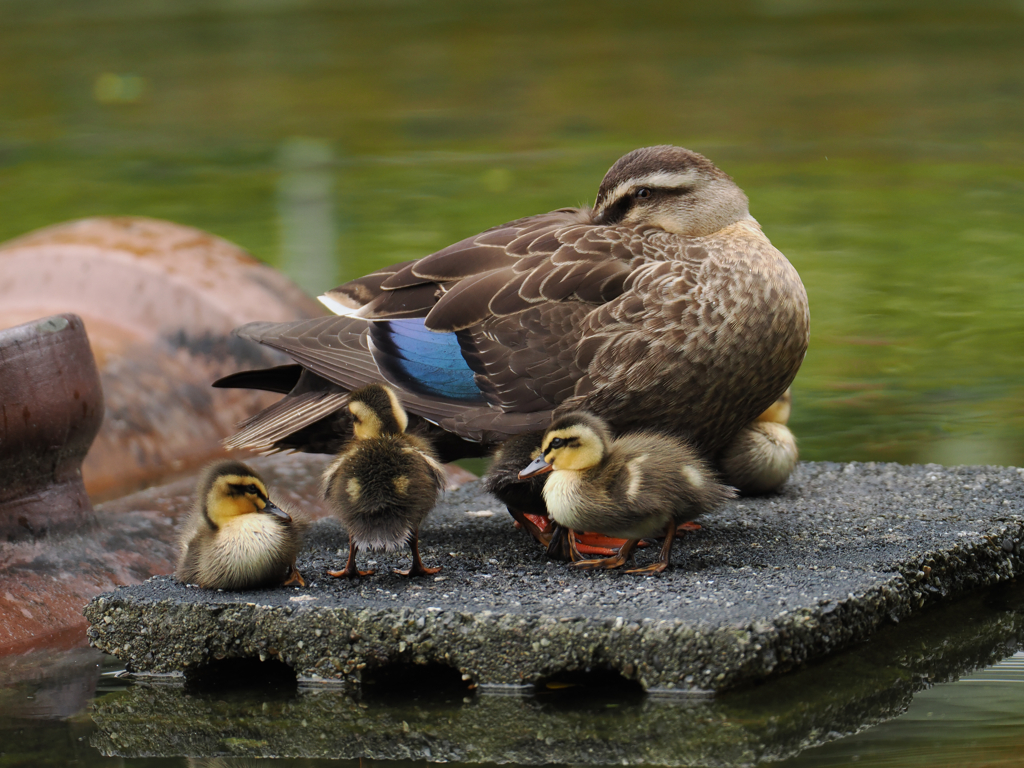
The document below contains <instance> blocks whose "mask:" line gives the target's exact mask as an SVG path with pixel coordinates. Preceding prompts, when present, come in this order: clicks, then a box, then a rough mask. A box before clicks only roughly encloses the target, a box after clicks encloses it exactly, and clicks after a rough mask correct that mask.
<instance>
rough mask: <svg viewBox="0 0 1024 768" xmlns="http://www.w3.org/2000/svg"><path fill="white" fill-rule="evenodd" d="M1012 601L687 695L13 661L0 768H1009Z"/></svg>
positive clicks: (971, 607)
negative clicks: (338, 682)
mask: <svg viewBox="0 0 1024 768" xmlns="http://www.w3.org/2000/svg"><path fill="white" fill-rule="evenodd" d="M1022 608H1024V588H1022V586H1021V585H1015V586H1010V587H1003V588H1000V589H997V590H994V591H991V592H988V593H985V594H979V595H974V596H972V597H969V598H966V599H963V600H960V601H957V602H955V603H953V604H951V605H948V606H945V607H943V608H940V609H937V610H935V611H933V612H931V613H930V614H928V615H926V616H920V617H917V618H914V619H911V620H908V621H904V622H902V623H901V624H899V625H895V626H889V627H886V628H884V629H882V630H881V631H879V632H878V633H877V634H876V635H875V637H874V638H872V640H871V641H870V642H868V643H865V644H863V645H861V646H858V647H856V648H852V649H849V650H847V651H845V652H843V653H839V654H836V655H834V656H832V657H830V658H827V659H825V660H823V661H820V662H817V663H815V664H814V665H812V666H810V667H808V668H806V669H803V670H799V671H797V672H794V673H791V674H789V675H785V676H783V677H780V678H778V679H775V680H772V681H769V682H767V683H765V684H762V685H759V686H757V687H755V688H752V689H749V690H740V691H734V692H730V693H727V694H724V695H721V696H719V697H717V698H714V699H710V698H707V699H705V698H696V699H686V700H682V701H678V700H677V701H671V700H667V701H666V700H659V699H652V698H648V697H644V696H643V695H642V694H641V693H638V692H637V691H636V690H634V689H630V688H629V687H627V686H624V685H622V684H619V685H616V684H615V682H614V680H611V679H609V678H608V677H604V678H590V679H588V678H576V679H574V680H568V681H564V682H563V686H559V687H556V688H551V689H548V690H543V691H541V692H539V693H538V694H537V695H536V696H534V697H531V698H519V697H505V696H493V695H491V696H479V695H475V694H473V692H471V691H469V690H467V689H466V688H465V683H463V682H462V681H461V680H460V679H459V675H458V674H457V673H454V674H452V675H450V676H448V677H446V676H444V675H442V674H435V675H433V676H430V675H418V676H415V675H411V674H410V672H409V670H406V669H400V670H397V675H396V676H393V677H391V678H390V679H381V678H380V673H377V676H378V680H377V682H376V685H374V684H369V685H367V686H365V688H364V691H363V692H362V694H361V696H355V697H353V696H350V695H346V694H345V693H343V692H338V691H336V690H334V689H322V688H314V689H304V688H297V687H296V685H295V682H294V677H293V676H292V675H290V674H287V672H286V668H285V667H284V666H283V665H276V666H277V667H280V670H278V671H281V670H284V671H285V673H284V674H278V675H276V676H275V675H273V674H271V672H273V671H275V663H274V662H264V663H261V662H258V661H253V662H252V666H251V668H250V669H247V670H245V671H240V670H239V669H237V668H236V669H233V670H231V671H230V673H229V674H225V675H224V676H222V678H221V679H219V680H211V679H209V678H204V679H202V680H198V681H193V682H191V683H189V684H187V685H186V686H184V687H179V686H174V685H166V684H162V685H153V684H136V685H129V684H128V683H126V682H124V681H122V680H120V679H118V678H116V677H115V676H114V674H115V673H116V672H117V670H118V667H117V665H116V661H115V660H113V659H111V658H110V657H103V656H101V655H100V654H99V653H97V652H94V651H88V650H78V651H73V652H65V653H62V654H53V653H49V654H48V653H36V654H32V655H28V656H24V657H8V658H7V659H5V660H3V663H2V664H0V767H2V768H7V766H21V765H31V766H42V765H61V766H63V765H82V766H92V765H96V766H106V765H115V764H116V765H124V766H130V767H133V768H134V767H137V766H148V765H150V764H157V765H175V766H178V765H196V763H195V762H187V761H186V760H185V758H186V757H192V758H195V757H197V756H205V757H215V758H218V762H215V763H211V764H216V765H251V764H253V763H246V762H238V761H237V759H238V758H241V757H245V758H270V757H273V758H275V762H274V763H272V764H273V765H279V766H314V765H315V766H319V765H323V766H326V765H328V764H330V765H336V764H337V761H338V760H343V761H349V762H350V763H352V764H355V761H356V760H358V761H359V762H360V764H363V763H364V762H370V763H374V764H381V765H382V766H383V765H390V766H394V765H396V764H400V765H405V764H410V763H414V764H418V765H425V764H427V763H436V762H448V763H455V764H457V765H470V764H474V765H477V764H492V763H501V764H513V765H516V764H518V765H552V764H573V765H588V766H605V765H620V764H631V765H650V766H709V767H710V766H740V765H768V764H772V765H778V766H780V768H810V767H811V766H825V765H834V764H839V763H842V764H845V763H849V762H853V761H857V762H859V763H861V764H864V765H871V766H876V765H877V766H911V765H918V764H921V765H938V766H943V765H950V766H952V765H973V764H985V765H1003V764H1005V765H1019V760H1020V734H1021V733H1022V732H1024V731H1022V727H1024V715H1022V712H1024V710H1022V708H1021V706H1020V704H1021V700H1022V699H1021V686H1022V684H1024V652H1022V651H1021V649H1022V648H1024V611H1022V610H1021V609H1022ZM417 669H418V668H417ZM448 672H451V670H448ZM611 677H615V676H614V675H612V676H611ZM958 679H959V682H953V681H956V680H958ZM381 689H383V690H381ZM156 757H161V758H166V760H164V761H163V762H156V763H154V762H153V758H156ZM225 758H231V759H229V760H227V761H226V762H225V761H224V759H225ZM329 760H330V761H331V762H330V763H329V762H328V761H329ZM204 764H205V763H204ZM257 764H262V763H257Z"/></svg>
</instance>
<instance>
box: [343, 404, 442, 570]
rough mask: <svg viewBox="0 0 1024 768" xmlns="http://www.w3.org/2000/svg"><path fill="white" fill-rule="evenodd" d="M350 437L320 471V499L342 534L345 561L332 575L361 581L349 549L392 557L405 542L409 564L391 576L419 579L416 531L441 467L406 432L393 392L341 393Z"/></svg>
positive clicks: (433, 499)
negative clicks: (345, 396) (345, 539)
mask: <svg viewBox="0 0 1024 768" xmlns="http://www.w3.org/2000/svg"><path fill="white" fill-rule="evenodd" d="M348 410H349V413H350V414H351V419H352V429H353V439H352V440H351V441H350V443H349V444H348V446H347V447H346V448H345V449H344V450H343V451H342V452H341V453H340V454H339V455H338V457H337V458H336V459H335V460H334V461H333V462H331V464H330V466H329V467H328V468H327V470H326V471H325V472H324V477H323V495H324V498H325V499H327V501H328V502H329V503H330V506H331V509H332V510H333V511H334V513H335V514H336V515H337V516H338V519H340V520H341V522H342V524H343V525H344V526H345V530H346V531H347V532H348V537H349V544H348V561H347V563H346V564H345V568H344V569H343V570H340V571H328V574H329V575H331V576H335V577H341V576H350V577H356V576H368V575H370V574H371V573H373V571H360V570H359V569H358V568H357V567H356V551H357V550H358V548H359V547H363V548H364V549H368V550H376V551H384V552H394V551H395V550H398V549H400V548H401V547H403V546H405V544H406V543H408V544H409V547H410V549H411V550H412V566H411V567H410V568H409V570H407V571H397V570H396V571H395V573H398V574H401V575H403V576H425V575H429V574H433V573H437V572H438V571H439V570H440V568H427V567H426V566H424V565H423V561H422V560H421V559H420V551H419V529H420V525H421V524H422V523H423V520H424V518H426V516H427V514H428V513H429V512H430V510H431V509H433V508H434V505H435V504H437V499H438V496H439V494H440V493H441V491H442V490H443V489H444V487H445V484H446V483H445V472H444V467H443V466H442V465H441V464H440V463H439V462H438V460H437V458H436V457H435V456H434V452H433V450H432V449H431V447H430V445H429V444H428V443H427V442H426V441H425V440H423V439H422V438H420V437H419V436H417V435H413V434H410V433H408V432H406V428H407V427H408V424H409V418H408V416H407V415H406V413H405V410H404V409H403V408H402V405H401V403H400V402H399V401H398V398H397V397H396V396H395V393H394V391H393V390H392V389H391V388H390V387H387V386H385V385H383V384H370V385H368V386H365V387H361V388H360V389H357V390H356V391H354V392H352V393H351V394H350V395H349V400H348Z"/></svg>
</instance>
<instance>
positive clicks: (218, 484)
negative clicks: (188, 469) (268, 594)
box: [174, 461, 309, 589]
mask: <svg viewBox="0 0 1024 768" xmlns="http://www.w3.org/2000/svg"><path fill="white" fill-rule="evenodd" d="M308 525H309V523H308V521H307V520H306V519H305V518H304V517H301V516H299V515H297V514H295V513H289V512H285V511H284V510H282V509H280V508H279V507H278V506H277V505H275V504H274V503H273V502H272V501H271V500H270V497H269V494H268V492H267V486H266V483H264V482H263V478H261V477H260V476H259V474H257V473H256V472H255V471H254V470H253V469H252V468H251V467H248V466H247V465H245V464H243V463H241V462H239V461H221V462H217V463H216V464H212V465H210V466H209V467H207V468H206V469H205V470H204V471H203V473H202V475H200V478H199V482H198V484H197V486H196V502H195V507H194V509H193V511H192V514H191V515H190V516H189V519H188V521H187V522H186V525H185V529H184V531H183V533H182V536H181V554H180V555H179V557H178V566H177V568H176V569H175V574H174V575H175V577H176V578H177V579H178V580H179V581H181V582H183V583H185V584H198V585H199V586H201V587H206V588H208V589H258V588H261V587H271V586H277V585H279V584H286V585H291V584H297V585H299V586H305V582H304V581H303V579H302V576H301V574H300V573H299V572H298V571H297V570H296V569H295V558H296V556H297V555H298V553H299V550H300V549H301V548H302V539H303V536H304V534H305V531H306V529H307V528H308Z"/></svg>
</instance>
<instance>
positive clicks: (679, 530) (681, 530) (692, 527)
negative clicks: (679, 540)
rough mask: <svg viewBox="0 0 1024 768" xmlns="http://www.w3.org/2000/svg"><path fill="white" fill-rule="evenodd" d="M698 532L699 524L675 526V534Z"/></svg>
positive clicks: (689, 523)
mask: <svg viewBox="0 0 1024 768" xmlns="http://www.w3.org/2000/svg"><path fill="white" fill-rule="evenodd" d="M699 530H700V524H699V523H694V522H692V521H690V522H686V523H680V524H679V525H677V526H676V533H677V534H682V533H685V532H686V531H699Z"/></svg>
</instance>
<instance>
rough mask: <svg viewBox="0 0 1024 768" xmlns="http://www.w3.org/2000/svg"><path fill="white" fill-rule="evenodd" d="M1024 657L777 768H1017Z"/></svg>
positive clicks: (1022, 746) (920, 698)
mask: <svg viewBox="0 0 1024 768" xmlns="http://www.w3.org/2000/svg"><path fill="white" fill-rule="evenodd" d="M1022 700H1024V653H1022V652H1017V653H1015V654H1014V655H1013V656H1010V657H1009V658H1007V659H1004V660H1003V661H1000V662H998V663H996V664H994V665H993V666H991V667H988V668H986V669H984V670H982V671H980V672H976V673H975V674H972V675H968V676H967V677H964V678H963V679H961V680H960V682H959V683H957V684H956V685H939V686H936V687H934V688H932V689H930V690H927V691H924V692H922V693H920V694H918V695H917V696H915V697H914V703H913V704H912V705H911V706H910V709H909V710H908V711H907V712H906V714H904V715H902V716H901V717H899V718H898V719H896V720H893V721H891V722H888V723H883V724H882V725H879V726H878V727H877V728H872V729H871V730H868V731H865V732H864V733H861V734H858V735H856V736H853V737H851V738H849V739H843V740H842V741H838V742H836V743H834V744H828V745H826V746H824V747H821V748H819V749H812V750H809V751H807V752H805V753H804V754H803V755H801V756H800V757H798V758H795V759H793V760H791V761H787V762H785V763H782V764H780V766H779V768H811V767H812V766H821V765H847V764H853V763H856V765H857V766H859V767H860V768H863V767H864V766H900V765H921V766H929V767H930V768H945V766H949V768H962V767H963V766H974V765H984V766H986V768H997V767H998V766H1007V768H1010V767H1011V766H1012V767H1013V768H1016V766H1019V765H1020V764H1021V759H1022V755H1024V742H1022V739H1021V734H1022V733H1024V723H1022V722H1021V717H1022V716H1021V713H1022V711H1024V706H1022Z"/></svg>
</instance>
